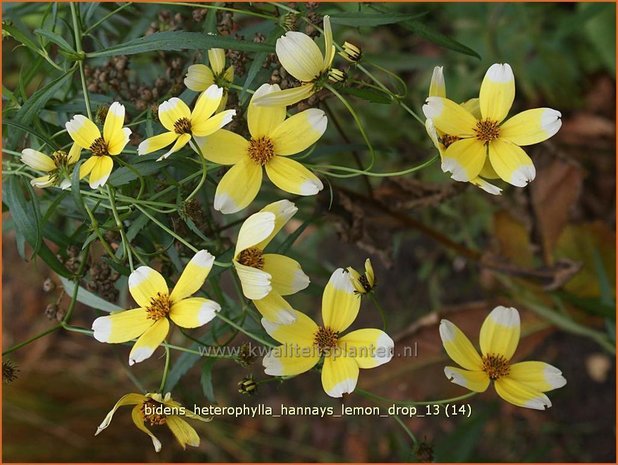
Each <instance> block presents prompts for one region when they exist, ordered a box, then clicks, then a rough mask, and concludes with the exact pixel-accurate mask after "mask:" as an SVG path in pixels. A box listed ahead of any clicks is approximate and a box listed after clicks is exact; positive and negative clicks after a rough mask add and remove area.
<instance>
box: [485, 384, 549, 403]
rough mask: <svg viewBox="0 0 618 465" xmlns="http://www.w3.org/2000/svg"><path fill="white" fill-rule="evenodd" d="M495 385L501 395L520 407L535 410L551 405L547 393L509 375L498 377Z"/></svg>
mask: <svg viewBox="0 0 618 465" xmlns="http://www.w3.org/2000/svg"><path fill="white" fill-rule="evenodd" d="M494 386H495V387H496V392H497V393H498V395H499V396H500V397H502V398H503V399H504V400H506V401H507V402H509V403H511V404H513V405H516V406H518V407H525V408H532V409H535V410H545V409H548V408H549V407H551V401H550V400H549V398H548V397H547V396H546V395H545V394H543V393H541V392H539V391H537V390H535V389H533V388H531V387H529V386H528V385H526V384H522V383H519V382H517V381H515V380H512V379H510V378H508V377H505V378H500V379H497V380H496V382H495V383H494Z"/></svg>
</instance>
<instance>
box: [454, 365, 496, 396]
mask: <svg viewBox="0 0 618 465" xmlns="http://www.w3.org/2000/svg"><path fill="white" fill-rule="evenodd" d="M444 374H445V375H446V377H447V378H448V379H449V380H450V381H451V382H452V383H455V384H458V385H459V386H462V387H465V388H466V389H470V390H471V391H474V392H485V391H486V390H487V388H488V387H489V376H487V373H485V372H484V371H480V370H479V371H469V370H462V369H461V368H455V367H444Z"/></svg>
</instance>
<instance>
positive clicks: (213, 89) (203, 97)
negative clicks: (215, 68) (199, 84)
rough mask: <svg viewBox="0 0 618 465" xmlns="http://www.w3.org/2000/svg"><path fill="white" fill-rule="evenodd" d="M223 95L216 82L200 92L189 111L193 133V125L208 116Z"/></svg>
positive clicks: (211, 113) (212, 112)
mask: <svg viewBox="0 0 618 465" xmlns="http://www.w3.org/2000/svg"><path fill="white" fill-rule="evenodd" d="M222 97H223V88H221V87H219V86H217V85H216V84H213V85H211V86H210V87H208V89H206V90H205V91H204V92H202V93H201V94H200V96H199V97H198V98H197V101H196V102H195V107H194V108H193V112H192V113H191V131H192V132H193V133H195V126H197V125H198V124H200V123H201V122H203V121H205V120H207V119H208V118H210V117H211V116H212V115H213V114H214V112H215V110H216V109H217V107H218V106H219V103H220V102H221V98H222Z"/></svg>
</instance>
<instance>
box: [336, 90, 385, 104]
mask: <svg viewBox="0 0 618 465" xmlns="http://www.w3.org/2000/svg"><path fill="white" fill-rule="evenodd" d="M341 92H342V93H343V94H349V95H353V96H355V97H358V98H361V99H363V100H367V101H368V102H371V103H382V104H389V103H393V99H392V98H391V97H390V96H389V95H388V94H385V93H384V92H381V91H379V90H377V89H372V88H371V87H364V88H362V89H356V88H353V87H345V88H343V89H341Z"/></svg>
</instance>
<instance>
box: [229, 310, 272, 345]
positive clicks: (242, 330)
mask: <svg viewBox="0 0 618 465" xmlns="http://www.w3.org/2000/svg"><path fill="white" fill-rule="evenodd" d="M217 318H219V319H221V320H223V321H225V322H226V323H227V324H228V325H230V326H232V327H233V328H236V329H237V330H238V331H240V332H241V333H244V334H246V335H247V336H249V337H250V338H251V339H253V340H254V341H257V342H259V343H260V344H263V345H265V346H266V347H270V348H271V349H274V348H275V347H277V346H276V345H275V344H271V343H270V342H268V341H266V340H265V339H262V338H261V337H260V336H256V335H255V334H253V333H250V332H249V331H247V330H246V329H245V328H243V327H242V326H239V325H237V324H236V323H235V322H234V321H232V320H230V319H229V318H227V317H225V316H223V315H222V314H221V312H217Z"/></svg>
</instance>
